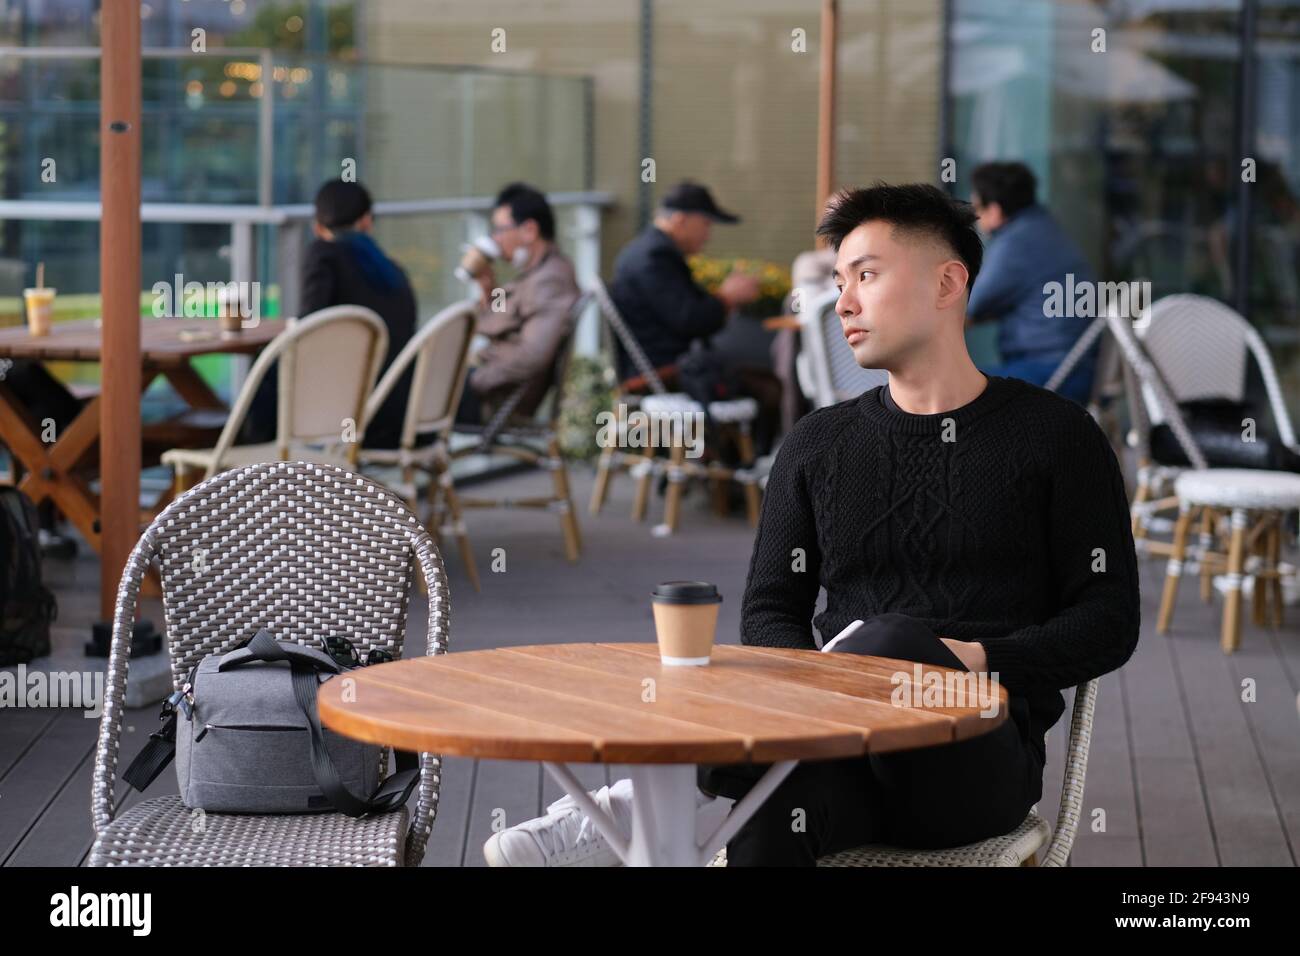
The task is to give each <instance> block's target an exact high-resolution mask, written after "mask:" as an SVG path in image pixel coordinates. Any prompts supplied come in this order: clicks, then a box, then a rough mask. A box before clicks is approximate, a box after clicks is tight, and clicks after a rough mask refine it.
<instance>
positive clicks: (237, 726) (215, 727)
mask: <svg viewBox="0 0 1300 956" xmlns="http://www.w3.org/2000/svg"><path fill="white" fill-rule="evenodd" d="M306 729H307V728H306V727H284V726H281V725H279V724H204V725H203V729H202V730H200V731H199V732H198V733H197V734H196V735H195V736H194V742H195V743H198V742H199V741H200V740H202V739H203V738H204V737H205V736H207V733H208V731H209V730H260V731H268V730H278V731H285V730H300V731H306Z"/></svg>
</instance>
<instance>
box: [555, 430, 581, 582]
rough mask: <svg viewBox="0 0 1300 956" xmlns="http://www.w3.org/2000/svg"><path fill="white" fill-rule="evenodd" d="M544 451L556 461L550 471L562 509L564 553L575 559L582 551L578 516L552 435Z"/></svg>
mask: <svg viewBox="0 0 1300 956" xmlns="http://www.w3.org/2000/svg"><path fill="white" fill-rule="evenodd" d="M546 453H547V454H548V455H550V456H551V458H552V459H554V460H555V461H556V462H557V465H556V467H555V468H554V470H552V472H551V478H552V480H553V481H554V482H555V497H556V498H558V499H559V500H560V504H561V506H562V507H563V508H564V511H563V512H562V513H561V514H560V530H561V531H563V532H564V553H565V556H566V557H568V559H569V560H570V561H577V560H578V554H579V553H580V552H581V551H582V533H581V532H580V531H579V530H578V516H577V515H576V514H575V513H574V511H573V498H572V496H571V495H570V494H569V472H568V470H567V469H566V467H565V465H564V457H563V456H562V455H561V453H560V442H559V440H558V439H557V438H555V437H552V438H551V440H550V443H549V444H548V445H547V446H546Z"/></svg>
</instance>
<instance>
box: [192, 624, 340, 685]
mask: <svg viewBox="0 0 1300 956" xmlns="http://www.w3.org/2000/svg"><path fill="white" fill-rule="evenodd" d="M250 661H266V662H268V663H274V662H276V661H289V662H290V663H294V662H300V663H303V664H306V665H308V666H309V667H311V668H312V670H318V671H325V672H326V673H330V674H338V673H341V672H342V670H343V668H342V667H340V666H339V664H338V662H337V661H335V660H334V659H333V658H331V657H330V656H329V655H328V654H324V653H322V652H320V651H318V650H316V649H315V648H310V647H303V646H302V645H301V644H288V643H285V642H283V641H277V640H276V639H275V638H274V637H273V636H272V635H271V632H270V631H268V630H267V629H266V628H262V629H261V630H260V631H258V632H257V633H256V634H255V635H254V636H253V639H252V640H251V641H249V642H248V644H247V645H246V646H245V647H241V648H239V649H238V650H235V651H231V652H230V653H229V654H226V655H225V656H224V657H222V658H221V663H220V664H219V665H217V671H218V673H220V672H222V671H228V670H231V669H232V668H235V667H239V666H240V665H241V664H247V663H249V662H250Z"/></svg>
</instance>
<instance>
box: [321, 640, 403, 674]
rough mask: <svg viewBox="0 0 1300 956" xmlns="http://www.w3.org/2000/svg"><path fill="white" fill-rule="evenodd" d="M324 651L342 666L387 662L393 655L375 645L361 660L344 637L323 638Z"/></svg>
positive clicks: (363, 665) (360, 665)
mask: <svg viewBox="0 0 1300 956" xmlns="http://www.w3.org/2000/svg"><path fill="white" fill-rule="evenodd" d="M325 653H327V654H329V656H330V657H332V658H333V659H334V663H336V664H338V665H340V666H342V667H368V666H370V665H371V664H387V663H389V662H390V661H392V659H393V655H392V654H390V653H388V651H386V650H384V649H383V648H380V647H376V648H374V649H372V650H371V651H370V653H368V654H367V655H366V659H365V660H364V661H363V660H362V659H361V655H360V654H358V653H357V649H356V647H355V646H354V645H353V644H352V642H351V641H349V640H348V639H347V638H346V637H327V638H325Z"/></svg>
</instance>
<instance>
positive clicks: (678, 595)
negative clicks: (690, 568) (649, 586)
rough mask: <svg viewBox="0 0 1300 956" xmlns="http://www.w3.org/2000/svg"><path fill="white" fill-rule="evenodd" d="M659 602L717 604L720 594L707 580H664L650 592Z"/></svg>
mask: <svg viewBox="0 0 1300 956" xmlns="http://www.w3.org/2000/svg"><path fill="white" fill-rule="evenodd" d="M650 597H651V599H653V600H654V601H655V602H656V603H659V604H718V603H719V602H721V601H722V595H721V594H719V593H718V589H717V586H716V585H713V584H710V583H709V582H707V581H664V582H663V583H662V584H660V585H659V586H658V587H657V588H655V589H654V591H652V592H651V594H650Z"/></svg>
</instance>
